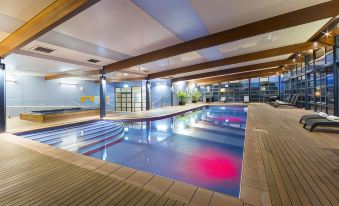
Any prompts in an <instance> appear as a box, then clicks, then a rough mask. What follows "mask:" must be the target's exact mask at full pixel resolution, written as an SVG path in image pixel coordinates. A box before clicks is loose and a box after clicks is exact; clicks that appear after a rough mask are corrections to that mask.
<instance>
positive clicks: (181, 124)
mask: <svg viewBox="0 0 339 206" xmlns="http://www.w3.org/2000/svg"><path fill="white" fill-rule="evenodd" d="M178 129H180V130H183V129H185V126H184V123H182V122H180V123H179V124H178Z"/></svg>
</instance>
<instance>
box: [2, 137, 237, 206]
mask: <svg viewBox="0 0 339 206" xmlns="http://www.w3.org/2000/svg"><path fill="white" fill-rule="evenodd" d="M0 138H1V139H3V140H5V141H9V142H11V143H14V144H17V145H19V146H22V147H25V148H27V149H31V150H33V151H36V152H39V153H41V154H44V155H47V156H50V157H53V158H56V159H59V160H62V161H65V162H67V163H70V164H73V165H76V166H79V167H82V168H85V169H87V170H92V171H96V172H98V173H100V174H102V175H107V176H111V177H114V178H117V179H119V180H122V181H126V182H128V183H130V184H134V185H136V186H138V187H142V188H143V189H145V190H149V191H151V192H154V193H157V194H159V195H164V196H166V197H169V198H172V199H175V200H178V201H182V202H185V203H186V204H189V205H195V206H206V205H210V206H219V205H224V204H227V205H236V206H237V205H243V203H242V201H241V200H240V199H238V198H234V197H232V196H229V195H225V194H221V193H217V192H213V191H210V190H206V189H203V188H200V187H196V186H193V185H190V184H187V183H183V182H180V181H175V180H172V179H168V178H165V177H161V176H157V175H153V174H149V173H146V172H143V171H139V170H135V169H132V168H129V167H125V166H121V165H118V164H115V163H110V162H107V161H104V160H99V159H96V158H93V157H89V156H85V155H80V154H78V153H74V152H70V151H66V150H63V149H59V148H55V147H53V146H50V145H46V144H42V143H39V142H36V141H33V140H30V139H26V138H23V137H19V136H16V135H13V134H10V133H6V134H1V135H0Z"/></svg>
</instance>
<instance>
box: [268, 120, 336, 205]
mask: <svg viewBox="0 0 339 206" xmlns="http://www.w3.org/2000/svg"><path fill="white" fill-rule="evenodd" d="M266 125H267V124H266ZM276 132H277V131H276ZM276 136H277V135H275V136H274V137H272V138H276ZM290 137H291V136H288V137H286V139H289V140H290V142H289V143H286V142H284V144H283V143H281V144H283V146H282V147H292V145H294V146H295V147H298V144H291V143H293V140H291V139H290ZM295 139H296V138H294V140H295ZM281 140H282V138H278V139H277V140H276V141H281ZM301 150H302V148H299V149H294V148H289V151H288V152H291V151H292V152H293V153H294V156H295V157H296V159H297V160H298V159H299V161H300V164H301V165H303V166H304V167H305V171H307V172H309V173H310V176H311V177H313V179H314V180H315V182H316V183H317V184H318V186H319V187H320V188H321V190H325V192H324V194H325V195H326V196H327V197H328V198H329V200H331V202H332V203H334V202H336V201H337V199H336V198H335V197H334V195H332V192H331V191H329V190H328V189H331V187H332V184H331V182H328V181H327V184H326V186H324V184H323V182H322V181H321V180H320V179H321V176H320V179H319V178H318V177H319V176H318V174H317V173H315V172H314V171H313V169H317V168H315V167H312V168H310V167H309V162H310V161H307V159H305V160H306V161H302V160H301V159H302V158H304V156H301V155H300V154H299V151H301ZM292 155H293V154H292ZM311 165H312V164H311ZM313 165H314V164H313ZM304 174H306V173H304ZM323 181H324V179H323ZM325 181H326V179H325ZM332 188H333V187H332ZM334 190H336V189H334Z"/></svg>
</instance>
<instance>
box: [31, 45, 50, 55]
mask: <svg viewBox="0 0 339 206" xmlns="http://www.w3.org/2000/svg"><path fill="white" fill-rule="evenodd" d="M34 50H35V51H38V52H43V53H48V54H49V53H51V52H54V51H55V49H50V48H47V47H42V46H38V47H35V48H34Z"/></svg>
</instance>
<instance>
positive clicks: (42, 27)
mask: <svg viewBox="0 0 339 206" xmlns="http://www.w3.org/2000/svg"><path fill="white" fill-rule="evenodd" d="M98 1H100V0H56V1H54V2H53V3H52V4H50V5H49V6H48V7H46V8H45V9H44V10H43V11H41V12H40V13H38V14H37V15H36V16H34V17H33V18H32V19H31V20H29V21H28V22H26V23H25V24H24V25H22V26H21V27H20V28H19V29H17V30H16V31H15V32H13V33H12V34H11V35H9V36H8V37H7V38H6V39H4V40H3V41H1V42H0V57H1V58H4V57H6V56H7V55H9V54H10V53H11V52H13V51H14V50H15V49H17V48H20V47H22V46H23V45H25V44H27V43H29V42H31V41H33V40H35V39H36V38H38V37H39V36H41V35H43V34H44V33H46V32H48V31H50V30H52V29H53V28H55V27H56V26H58V25H59V24H61V23H63V22H65V21H67V20H68V19H70V18H71V17H73V16H75V15H76V14H78V13H80V12H82V11H83V10H85V9H87V8H88V7H90V6H92V5H93V4H95V3H97V2H98Z"/></svg>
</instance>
